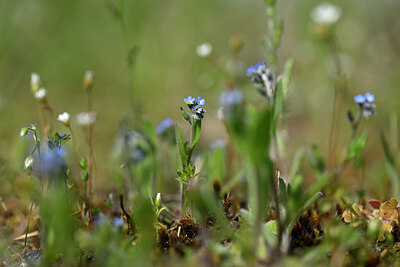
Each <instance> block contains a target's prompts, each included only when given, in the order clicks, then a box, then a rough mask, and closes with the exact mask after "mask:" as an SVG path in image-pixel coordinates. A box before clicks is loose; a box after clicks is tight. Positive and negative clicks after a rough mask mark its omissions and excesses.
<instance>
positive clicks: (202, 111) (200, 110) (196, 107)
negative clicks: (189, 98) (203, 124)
mask: <svg viewBox="0 0 400 267" xmlns="http://www.w3.org/2000/svg"><path fill="white" fill-rule="evenodd" d="M193 110H194V112H196V113H197V114H203V113H204V109H203V108H202V107H201V106H200V105H197V106H195V107H194V109H193Z"/></svg>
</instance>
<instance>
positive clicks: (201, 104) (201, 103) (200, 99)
mask: <svg viewBox="0 0 400 267" xmlns="http://www.w3.org/2000/svg"><path fill="white" fill-rule="evenodd" d="M196 103H197V105H200V106H203V105H204V104H205V103H206V101H205V100H204V98H201V96H199V97H197V98H196Z"/></svg>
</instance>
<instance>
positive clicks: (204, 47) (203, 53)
mask: <svg viewBox="0 0 400 267" xmlns="http://www.w3.org/2000/svg"><path fill="white" fill-rule="evenodd" d="M211 52H212V45H211V44H210V43H204V44H201V45H199V46H197V48H196V53H197V55H198V56H199V57H208V56H209V55H210V54H211Z"/></svg>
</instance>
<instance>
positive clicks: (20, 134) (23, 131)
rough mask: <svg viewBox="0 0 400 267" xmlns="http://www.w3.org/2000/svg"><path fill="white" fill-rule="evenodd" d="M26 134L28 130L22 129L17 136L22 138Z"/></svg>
mask: <svg viewBox="0 0 400 267" xmlns="http://www.w3.org/2000/svg"><path fill="white" fill-rule="evenodd" d="M27 134H28V128H26V127H24V128H22V129H21V132H20V133H19V136H21V137H24V136H26V135H27Z"/></svg>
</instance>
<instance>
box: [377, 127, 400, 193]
mask: <svg viewBox="0 0 400 267" xmlns="http://www.w3.org/2000/svg"><path fill="white" fill-rule="evenodd" d="M381 145H382V148H383V152H384V154H385V167H386V171H387V172H388V175H389V178H390V180H391V182H392V196H394V197H396V198H398V197H399V196H400V183H399V179H400V178H399V174H398V172H397V167H396V163H395V159H394V157H393V155H392V153H391V151H390V149H389V146H388V143H387V141H386V139H385V136H384V135H383V133H382V132H381Z"/></svg>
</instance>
